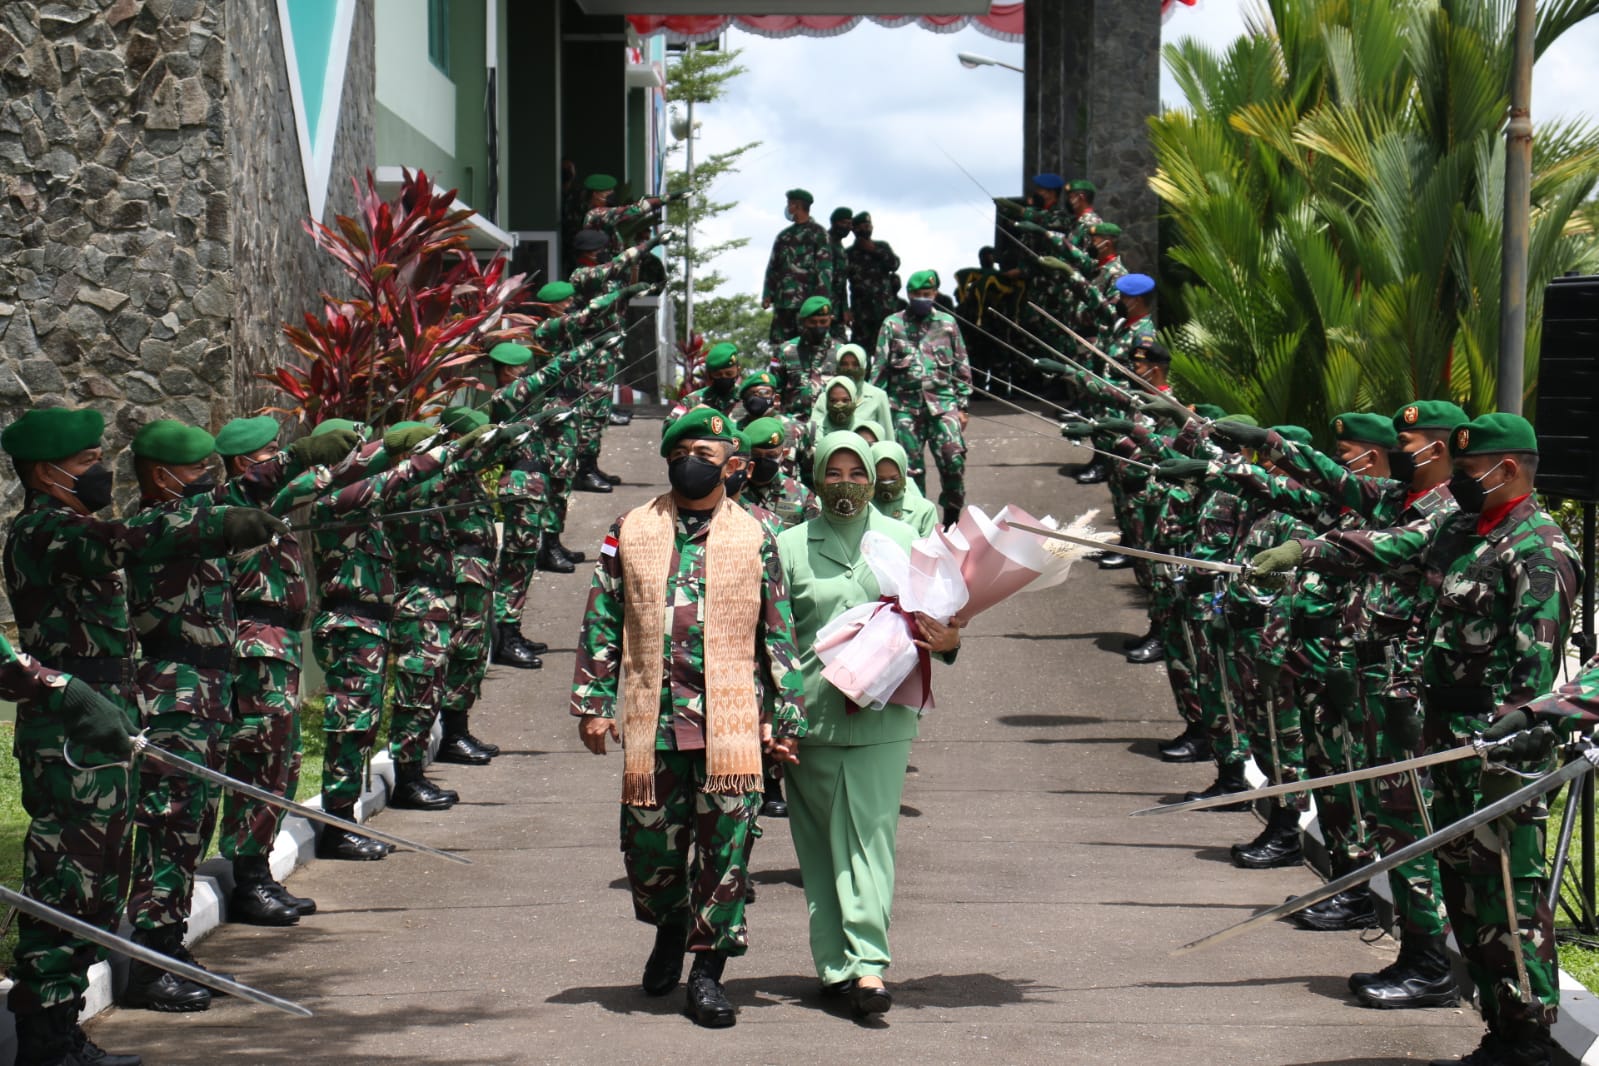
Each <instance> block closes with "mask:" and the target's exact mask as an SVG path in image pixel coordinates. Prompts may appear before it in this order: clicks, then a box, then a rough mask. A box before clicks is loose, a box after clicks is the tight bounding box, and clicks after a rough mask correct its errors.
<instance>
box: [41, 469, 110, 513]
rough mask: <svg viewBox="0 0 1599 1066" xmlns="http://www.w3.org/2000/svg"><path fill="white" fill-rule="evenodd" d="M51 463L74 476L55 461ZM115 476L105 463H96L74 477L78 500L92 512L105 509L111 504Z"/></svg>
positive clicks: (73, 489) (73, 481)
mask: <svg viewBox="0 0 1599 1066" xmlns="http://www.w3.org/2000/svg"><path fill="white" fill-rule="evenodd" d="M50 465H51V466H54V467H55V468H56V469H57V470H60V471H61V473H63V474H66V476H67V477H72V475H71V474H67V472H66V471H65V470H61V468H60V467H59V466H56V465H55V464H54V463H51V464H50ZM114 477H115V474H114V473H113V472H112V470H111V468H110V467H108V466H106V465H105V464H104V463H95V464H94V465H93V466H91V467H89V469H87V470H85V471H84V472H83V473H81V474H79V475H78V476H77V477H75V478H72V494H73V495H74V496H76V497H77V498H78V502H79V503H81V504H83V506H84V507H86V508H87V509H88V510H89V512H90V513H91V514H92V513H94V512H95V511H103V510H105V509H106V508H107V507H109V506H111V482H112V479H113V478H114Z"/></svg>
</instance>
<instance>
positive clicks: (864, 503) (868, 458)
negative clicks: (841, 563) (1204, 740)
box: [811, 430, 877, 557]
mask: <svg viewBox="0 0 1599 1066" xmlns="http://www.w3.org/2000/svg"><path fill="white" fill-rule="evenodd" d="M842 451H848V452H853V453H854V454H855V455H856V456H857V457H858V458H859V459H860V461H861V465H862V466H864V467H865V468H866V477H867V483H866V485H864V486H861V487H863V488H865V490H866V492H865V497H864V499H862V500H861V501H860V503H859V506H858V508H857V510H856V512H855V513H854V514H853V515H851V516H849V517H844V516H842V515H838V514H835V513H834V512H833V508H832V507H831V506H830V505H829V503H830V499H829V498H830V496H831V495H832V492H831V491H830V490H829V487H828V485H827V461H828V460H829V459H831V458H832V457H833V456H834V455H836V454H837V453H839V452H842ZM811 473H812V478H813V481H814V483H815V485H816V495H817V496H819V497H820V498H821V503H822V517H821V518H819V519H816V520H815V521H819V522H821V523H822V524H823V525H824V526H825V527H826V529H827V532H828V535H829V536H830V538H831V539H832V540H834V541H835V542H836V543H837V544H838V546H839V547H840V548H841V549H843V551H844V552H845V553H846V554H848V555H849V556H850V557H854V556H855V555H856V554H858V553H859V551H860V545H861V535H862V534H863V533H865V532H866V524H867V523H866V516H867V515H869V514H871V513H872V493H873V491H874V490H875V489H876V487H877V468H876V465H875V464H874V463H873V461H872V449H871V446H870V445H868V444H867V443H866V442H865V441H864V440H862V439H861V438H860V437H859V436H857V435H856V434H855V433H854V432H853V431H848V430H839V431H837V432H833V433H829V434H827V435H826V436H825V437H823V438H822V439H821V440H820V441H818V442H817V444H816V461H815V463H814V465H813V466H812V467H811Z"/></svg>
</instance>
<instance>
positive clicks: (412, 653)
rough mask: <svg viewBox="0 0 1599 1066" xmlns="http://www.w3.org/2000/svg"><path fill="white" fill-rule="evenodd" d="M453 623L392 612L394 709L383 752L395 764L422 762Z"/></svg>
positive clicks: (437, 707)
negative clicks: (386, 745)
mask: <svg viewBox="0 0 1599 1066" xmlns="http://www.w3.org/2000/svg"><path fill="white" fill-rule="evenodd" d="M454 628H455V627H454V623H453V622H451V621H448V620H445V621H432V620H429V619H425V618H414V617H408V616H405V615H395V616H394V624H393V626H392V627H391V629H390V635H391V638H392V640H393V644H394V666H395V674H394V713H393V714H392V715H390V717H389V755H390V756H391V757H392V758H393V759H394V761H395V762H396V763H424V762H426V761H427V754H428V734H429V733H430V732H432V730H433V723H434V722H435V721H437V720H438V717H439V710H440V708H441V707H442V706H443V704H444V676H445V670H446V668H447V667H448V665H449V660H450V635H451V633H452V631H453V630H454Z"/></svg>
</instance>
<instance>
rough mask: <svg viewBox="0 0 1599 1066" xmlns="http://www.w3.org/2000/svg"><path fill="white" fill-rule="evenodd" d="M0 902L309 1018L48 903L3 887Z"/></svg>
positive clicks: (262, 994)
mask: <svg viewBox="0 0 1599 1066" xmlns="http://www.w3.org/2000/svg"><path fill="white" fill-rule="evenodd" d="M0 903H5V904H8V905H9V906H11V907H13V908H15V909H16V910H18V911H21V912H22V913H23V914H26V915H28V916H29V917H32V918H37V919H39V921H41V922H44V923H46V924H48V925H53V926H55V927H56V928H57V929H62V930H65V931H66V932H68V933H71V934H72V935H73V936H76V937H79V938H80V939H83V940H87V941H88V942H89V943H91V944H98V945H99V946H100V947H103V948H107V949H109V950H111V951H115V952H117V953H119V954H122V955H126V956H127V957H128V958H130V959H137V960H138V961H139V962H143V963H147V964H149V965H151V966H155V967H157V968H158V969H162V970H166V971H167V972H168V973H172V974H175V975H177V976H178V977H186V978H188V979H189V980H190V981H193V982H194V983H195V984H200V985H205V986H206V987H208V988H214V989H216V990H217V991H218V992H223V993H226V994H227V995H230V996H237V997H238V998H240V999H247V1000H249V1001H251V1002H252V1003H259V1004H261V1005H262V1006H263V1007H272V1008H273V1009H275V1010H280V1011H283V1012H284V1013H285V1014H292V1015H294V1016H295V1017H297V1018H309V1017H311V1012H310V1010H308V1009H307V1008H305V1007H302V1006H300V1004H298V1003H295V1002H292V1001H291V1000H287V999H279V998H278V997H277V996H274V995H272V994H271V993H269V992H262V991H261V990H260V989H257V988H251V987H250V986H249V985H243V984H240V983H239V982H237V981H235V980H233V979H232V978H229V977H223V976H222V975H221V974H215V973H212V972H211V971H210V970H206V969H202V968H201V967H199V966H194V965H192V964H190V963H187V962H184V961H182V960H181V959H174V958H173V957H172V956H170V955H163V954H161V952H159V951H155V950H153V949H151V948H147V947H145V946H144V945H143V944H138V943H135V942H134V941H132V940H128V939H127V938H125V937H120V936H117V935H116V934H115V933H112V932H109V931H107V930H105V929H101V928H100V927H99V926H98V925H91V924H90V923H89V922H86V921H84V920H83V919H81V918H76V917H74V916H72V915H70V914H66V913H64V912H62V911H58V910H56V909H55V908H54V907H51V906H49V905H48V904H44V903H40V902H39V901H38V900H36V899H34V898H33V897H31V896H24V895H23V894H22V893H21V892H16V891H13V890H12V889H10V888H7V887H6V886H5V885H0Z"/></svg>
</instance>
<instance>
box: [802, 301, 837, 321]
mask: <svg viewBox="0 0 1599 1066" xmlns="http://www.w3.org/2000/svg"><path fill="white" fill-rule="evenodd" d="M823 313H826V314H832V313H833V301H832V300H829V299H828V298H827V297H825V296H812V297H810V298H809V299H808V300H806V301H805V302H804V303H802V304H800V309H799V316H800V317H801V318H810V317H811V316H812V315H820V314H823Z"/></svg>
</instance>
